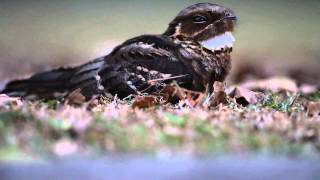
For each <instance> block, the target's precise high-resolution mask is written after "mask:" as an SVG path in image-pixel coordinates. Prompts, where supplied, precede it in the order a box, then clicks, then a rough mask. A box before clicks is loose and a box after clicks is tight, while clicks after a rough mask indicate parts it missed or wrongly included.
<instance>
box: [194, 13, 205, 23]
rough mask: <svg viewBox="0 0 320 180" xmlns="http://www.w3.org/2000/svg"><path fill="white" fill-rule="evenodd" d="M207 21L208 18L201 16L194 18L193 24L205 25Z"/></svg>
mask: <svg viewBox="0 0 320 180" xmlns="http://www.w3.org/2000/svg"><path fill="white" fill-rule="evenodd" d="M206 21H207V18H206V17H204V16H201V15H197V16H194V17H193V22H195V23H204V22H206Z"/></svg>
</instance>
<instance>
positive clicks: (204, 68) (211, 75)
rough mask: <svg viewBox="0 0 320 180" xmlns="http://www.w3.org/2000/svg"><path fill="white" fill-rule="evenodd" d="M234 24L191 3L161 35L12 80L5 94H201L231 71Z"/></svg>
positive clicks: (227, 13) (211, 8)
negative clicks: (171, 90)
mask: <svg viewBox="0 0 320 180" xmlns="http://www.w3.org/2000/svg"><path fill="white" fill-rule="evenodd" d="M234 25H235V15H234V13H233V12H232V11H231V10H230V9H227V8H225V7H223V6H220V5H216V4H210V3H199V4H195V5H192V6H189V7H187V8H186V9H184V10H182V11H181V12H180V13H179V14H178V16H177V17H176V18H175V19H174V20H173V21H172V22H171V23H170V24H169V27H168V29H167V30H166V31H165V32H164V33H163V34H161V35H142V36H139V37H135V38H133V39H130V40H127V41H125V42H124V43H123V44H121V45H119V46H117V47H116V48H115V49H114V50H113V51H112V52H111V53H110V54H109V55H106V56H104V57H101V58H98V59H96V60H94V61H92V62H89V63H87V64H84V65H81V66H78V67H74V68H60V69H56V70H53V71H48V72H42V73H38V74H36V75H34V76H32V77H31V78H29V79H26V80H16V81H12V82H10V83H9V84H8V85H7V86H6V88H5V90H4V91H3V93H7V94H9V95H11V96H22V97H30V96H31V97H36V98H46V99H50V98H58V97H63V96H65V95H67V94H68V93H70V92H72V91H74V90H75V89H79V88H80V89H81V92H82V94H84V95H85V96H86V97H87V98H88V99H89V98H90V97H92V95H96V94H101V93H104V92H108V93H112V94H118V96H120V97H122V98H123V97H126V96H128V95H130V94H140V93H149V92H154V91H157V90H159V89H161V87H162V86H163V85H164V84H166V83H170V82H172V81H176V82H177V83H178V84H179V85H180V86H182V87H184V88H187V89H191V90H195V91H204V90H205V89H206V87H212V84H213V82H214V81H224V80H225V78H226V76H227V74H228V72H229V71H230V68H231V57H230V53H231V51H232V46H231V45H232V44H230V43H231V42H233V39H232V38H233V37H232V35H231V33H230V32H232V31H233V28H234ZM221 45H222V46H221ZM220 46H221V47H220ZM155 79H159V81H154V80H155ZM150 81H153V82H156V83H150Z"/></svg>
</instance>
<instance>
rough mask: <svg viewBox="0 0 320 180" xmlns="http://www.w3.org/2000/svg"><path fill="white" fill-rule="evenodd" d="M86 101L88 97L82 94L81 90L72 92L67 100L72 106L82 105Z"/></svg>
mask: <svg viewBox="0 0 320 180" xmlns="http://www.w3.org/2000/svg"><path fill="white" fill-rule="evenodd" d="M85 101H86V97H85V96H84V95H82V94H81V89H80V88H78V89H76V90H74V91H72V92H71V93H70V94H69V95H68V97H67V98H66V103H67V104H70V105H82V104H83V103H84V102H85Z"/></svg>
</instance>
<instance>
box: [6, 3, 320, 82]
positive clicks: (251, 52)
mask: <svg viewBox="0 0 320 180" xmlns="http://www.w3.org/2000/svg"><path fill="white" fill-rule="evenodd" d="M196 2H199V1H187V0H184V1H183V0H163V1H150V0H148V1H147V0H122V1H116V0H91V1H86V0H77V1H62V0H61V1H59V0H55V1H50V0H42V1H38V0H26V1H15V0H1V1H0V24H1V25H0V63H1V65H0V80H2V81H3V80H7V79H9V78H16V77H24V76H26V75H29V74H30V73H31V72H34V71H40V70H45V69H48V68H52V67H56V66H60V65H64V66H69V65H77V64H81V63H83V62H87V61H89V60H91V59H94V58H96V57H99V56H103V55H105V54H107V53H108V52H110V51H111V50H112V48H113V47H114V46H116V45H118V44H120V43H121V42H123V41H125V40H126V39H128V38H131V37H134V36H138V35H141V34H159V33H162V32H164V30H165V29H166V28H167V24H168V23H169V22H170V21H171V20H172V19H173V18H174V17H175V16H176V14H177V13H178V12H179V11H180V10H181V9H183V8H184V7H186V6H188V5H191V4H193V3H196ZM209 2H212V3H218V4H222V5H225V6H227V7H230V8H231V9H233V10H234V11H235V12H236V14H237V16H238V17H239V22H238V27H237V29H236V32H235V36H236V39H237V42H236V45H235V48H234V49H235V53H234V54H233V56H234V58H233V59H234V68H233V72H234V73H233V76H231V78H232V79H233V81H234V82H237V81H240V80H241V78H243V77H242V76H243V74H244V72H245V73H246V74H250V73H251V74H254V75H256V76H260V77H265V76H269V75H274V74H279V73H280V74H286V75H288V74H289V75H292V76H297V75H299V76H301V74H307V76H308V77H309V76H310V77H312V78H311V79H312V80H311V81H313V82H314V83H317V82H318V78H319V73H318V69H319V67H320V66H319V60H320V41H319V38H320V35H319V33H320V21H319V16H320V1H319V0H308V1H300V0H281V1H277V0H268V1H265V0H264V1H262V0H241V1H239V0H215V1H209ZM305 77H306V76H304V75H302V77H300V78H302V79H306V78H305Z"/></svg>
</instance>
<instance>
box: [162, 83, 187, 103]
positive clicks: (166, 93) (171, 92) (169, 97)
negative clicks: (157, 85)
mask: <svg viewBox="0 0 320 180" xmlns="http://www.w3.org/2000/svg"><path fill="white" fill-rule="evenodd" d="M160 96H162V97H163V99H164V100H165V101H167V102H173V103H174V102H178V101H179V100H183V99H185V98H186V97H187V95H186V93H185V92H184V91H183V90H182V89H181V88H179V87H177V86H173V85H166V86H165V87H164V88H163V89H162V90H161V91H160Z"/></svg>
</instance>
